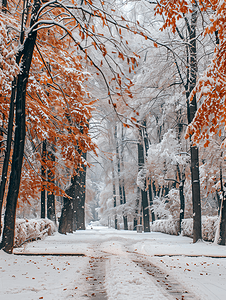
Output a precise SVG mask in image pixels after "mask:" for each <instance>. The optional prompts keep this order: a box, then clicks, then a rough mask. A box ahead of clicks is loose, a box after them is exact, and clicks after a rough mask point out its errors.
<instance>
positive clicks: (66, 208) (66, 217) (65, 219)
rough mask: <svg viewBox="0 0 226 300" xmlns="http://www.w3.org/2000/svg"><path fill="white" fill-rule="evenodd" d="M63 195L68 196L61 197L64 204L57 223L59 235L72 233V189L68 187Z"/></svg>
mask: <svg viewBox="0 0 226 300" xmlns="http://www.w3.org/2000/svg"><path fill="white" fill-rule="evenodd" d="M65 193H66V194H67V195H68V196H69V197H66V196H64V197H63V200H64V204H63V208H62V210H61V216H60V221H59V228H58V232H59V233H61V234H66V233H67V232H68V233H73V219H74V210H73V198H74V187H73V186H70V187H69V188H68V189H66V191H65Z"/></svg>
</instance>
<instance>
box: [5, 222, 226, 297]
mask: <svg viewBox="0 0 226 300" xmlns="http://www.w3.org/2000/svg"><path fill="white" fill-rule="evenodd" d="M22 253H26V254H27V255H26V256H25V255H19V254H22ZM28 254H29V255H28ZM32 254H36V255H32ZM37 254H39V255H37ZM51 254H54V255H51ZM62 254H68V255H67V256H63V255H62ZM75 254H77V255H80V256H73V255H75ZM81 254H83V256H81ZM225 282H226V248H225V247H224V246H217V245H214V244H211V243H207V242H199V243H196V244H192V240H191V239H190V238H187V237H181V236H180V237H177V236H170V235H166V234H163V233H156V232H152V233H145V234H144V233H139V234H138V233H136V232H133V231H127V232H126V231H123V230H121V231H116V230H114V229H109V228H106V227H101V226H96V227H93V229H91V228H89V227H88V228H87V230H86V231H78V232H76V233H74V234H68V235H60V234H58V233H55V234H54V235H53V236H48V237H46V238H45V239H44V240H42V241H37V242H32V243H29V244H26V245H23V246H22V247H21V248H17V249H15V250H14V255H9V254H6V253H5V252H3V251H0V299H1V300H22V299H23V300H32V299H34V300H36V299H45V300H61V299H78V300H79V299H81V300H82V299H96V300H105V299H109V300H116V299H117V300H132V299H136V300H137V299H138V300H139V299H158V300H161V299H178V300H179V299H180V300H181V299H203V300H215V299H216V300H219V299H221V300H225V299H226V296H225V295H226V285H225Z"/></svg>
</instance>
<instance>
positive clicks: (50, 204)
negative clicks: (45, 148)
mask: <svg viewBox="0 0 226 300" xmlns="http://www.w3.org/2000/svg"><path fill="white" fill-rule="evenodd" d="M48 158H49V159H50V160H51V161H52V162H53V165H52V169H51V170H50V169H49V170H47V178H48V182H49V183H51V184H54V177H55V174H54V173H55V170H54V166H55V163H54V162H55V155H54V154H53V152H49V153H48ZM47 218H48V219H50V220H51V221H53V222H55V223H56V209H55V195H54V193H53V192H52V193H51V192H49V191H48V192H47Z"/></svg>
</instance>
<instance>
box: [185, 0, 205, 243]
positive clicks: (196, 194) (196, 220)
mask: <svg viewBox="0 0 226 300" xmlns="http://www.w3.org/2000/svg"><path fill="white" fill-rule="evenodd" d="M197 13H198V12H197V4H196V2H194V3H192V15H191V26H190V29H189V42H190V47H189V49H190V79H189V95H190V94H191V92H192V90H193V89H194V87H195V86H196V80H197V51H196V26H197ZM196 111H197V103H196V95H195V96H194V97H193V99H192V101H191V102H190V104H189V110H188V123H191V122H192V120H193V118H194V116H195V113H196ZM191 180H192V204H193V243H196V242H197V241H198V240H200V239H202V224H201V200H200V181H199V152H198V148H197V147H196V146H193V145H191Z"/></svg>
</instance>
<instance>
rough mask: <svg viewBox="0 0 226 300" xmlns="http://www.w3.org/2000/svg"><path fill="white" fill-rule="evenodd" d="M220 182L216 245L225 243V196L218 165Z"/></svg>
mask: <svg viewBox="0 0 226 300" xmlns="http://www.w3.org/2000/svg"><path fill="white" fill-rule="evenodd" d="M220 183H221V197H222V200H221V207H220V222H219V238H218V241H217V244H218V245H225V240H226V197H225V191H224V184H223V178H222V166H220Z"/></svg>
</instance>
